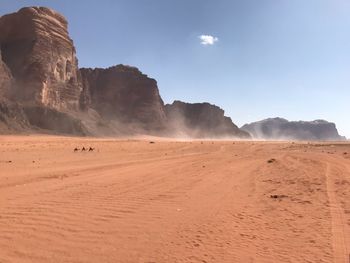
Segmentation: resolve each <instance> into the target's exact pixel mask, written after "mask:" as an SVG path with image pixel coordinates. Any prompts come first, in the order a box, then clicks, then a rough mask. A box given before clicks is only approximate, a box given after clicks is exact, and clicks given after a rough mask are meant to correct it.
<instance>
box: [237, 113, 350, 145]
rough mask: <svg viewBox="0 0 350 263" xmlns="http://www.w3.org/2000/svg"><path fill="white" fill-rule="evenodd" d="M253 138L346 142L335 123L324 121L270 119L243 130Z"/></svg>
mask: <svg viewBox="0 0 350 263" xmlns="http://www.w3.org/2000/svg"><path fill="white" fill-rule="evenodd" d="M241 129H242V130H245V131H247V132H249V133H250V134H251V135H252V136H253V138H256V139H268V140H322V141H323V140H344V139H345V137H342V136H340V135H339V134H338V131H337V128H336V126H335V124H334V123H331V122H327V121H324V120H315V121H288V120H286V119H282V118H270V119H265V120H262V121H258V122H253V123H250V124H245V125H244V126H243V127H242V128H241Z"/></svg>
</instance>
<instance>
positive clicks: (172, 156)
mask: <svg viewBox="0 0 350 263" xmlns="http://www.w3.org/2000/svg"><path fill="white" fill-rule="evenodd" d="M150 140H153V141H154V143H150ZM83 146H85V147H86V148H88V147H93V148H94V151H92V152H87V151H86V152H81V151H78V152H74V151H73V149H74V148H75V147H78V148H82V147H83ZM349 253H350V144H346V143H307V142H303V143H297V142H295V143H293V142H250V141H242V142H238V141H170V140H166V139H163V140H157V139H154V138H151V139H150V138H148V139H133V140H130V139H129V140H115V139H94V138H67V137H54V136H1V137H0V262H1V263H7V262H45V263H46V262H113V263H115V262H123V263H124V262H145V263H146V262H148V263H151V262H202V263H203V262H348V261H349Z"/></svg>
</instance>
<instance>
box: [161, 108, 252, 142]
mask: <svg viewBox="0 0 350 263" xmlns="http://www.w3.org/2000/svg"><path fill="white" fill-rule="evenodd" d="M165 110H166V114H167V117H168V123H169V127H170V129H171V130H172V131H173V132H174V135H175V136H176V135H177V136H189V137H192V138H206V137H207V138H234V137H236V138H250V135H249V133H247V132H245V131H242V130H240V129H239V128H238V127H237V126H236V125H235V124H234V123H233V122H232V120H231V118H229V117H226V116H225V115H224V113H225V112H224V110H222V109H221V108H219V107H218V106H215V105H212V104H209V103H185V102H181V101H174V102H173V103H172V104H167V105H165Z"/></svg>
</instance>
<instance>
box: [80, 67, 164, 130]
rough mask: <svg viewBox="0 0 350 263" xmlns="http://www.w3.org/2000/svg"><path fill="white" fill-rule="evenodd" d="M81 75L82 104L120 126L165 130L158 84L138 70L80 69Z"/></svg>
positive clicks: (116, 68)
mask: <svg viewBox="0 0 350 263" xmlns="http://www.w3.org/2000/svg"><path fill="white" fill-rule="evenodd" d="M81 76H82V83H83V95H82V101H84V102H85V103H82V104H83V105H84V104H90V105H91V107H92V108H94V109H95V110H96V111H97V112H98V113H99V114H100V115H101V116H103V117H104V118H106V119H110V120H117V121H119V122H121V123H122V124H130V123H134V124H139V125H140V126H142V128H144V129H146V130H153V131H160V130H162V129H164V126H165V124H166V116H165V111H164V103H163V101H162V99H161V97H160V95H159V90H158V87H157V82H156V81H155V80H154V79H152V78H149V77H148V76H147V75H145V74H142V73H141V72H140V71H139V70H138V69H137V68H135V67H129V66H124V65H117V66H114V67H110V68H107V69H101V68H96V69H89V68H83V69H81Z"/></svg>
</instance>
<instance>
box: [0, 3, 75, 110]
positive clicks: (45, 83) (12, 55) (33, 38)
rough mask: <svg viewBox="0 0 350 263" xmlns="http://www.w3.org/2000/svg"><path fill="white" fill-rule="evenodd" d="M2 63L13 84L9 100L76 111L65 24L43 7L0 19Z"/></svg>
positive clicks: (71, 54)
mask: <svg viewBox="0 0 350 263" xmlns="http://www.w3.org/2000/svg"><path fill="white" fill-rule="evenodd" d="M0 44H1V53H2V60H3V61H4V62H5V64H6V65H7V67H8V68H9V69H10V71H11V74H12V76H13V78H14V80H15V85H14V88H13V89H12V90H11V94H10V95H11V96H12V98H13V99H16V100H17V101H23V102H31V103H32V102H35V103H37V104H41V105H44V106H48V107H51V108H55V109H57V110H66V109H77V108H78V106H79V99H80V94H81V90H82V87H81V84H80V75H79V70H78V63H77V59H76V57H75V48H74V46H73V41H72V40H71V39H70V38H69V36H68V32H67V21H66V19H65V18H64V17H63V16H62V15H60V14H59V13H57V12H55V11H53V10H51V9H48V8H45V7H30V8H22V9H20V10H19V11H18V12H17V13H13V14H9V15H4V16H2V17H1V18H0Z"/></svg>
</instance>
